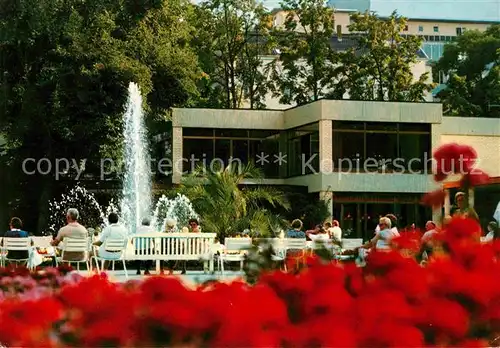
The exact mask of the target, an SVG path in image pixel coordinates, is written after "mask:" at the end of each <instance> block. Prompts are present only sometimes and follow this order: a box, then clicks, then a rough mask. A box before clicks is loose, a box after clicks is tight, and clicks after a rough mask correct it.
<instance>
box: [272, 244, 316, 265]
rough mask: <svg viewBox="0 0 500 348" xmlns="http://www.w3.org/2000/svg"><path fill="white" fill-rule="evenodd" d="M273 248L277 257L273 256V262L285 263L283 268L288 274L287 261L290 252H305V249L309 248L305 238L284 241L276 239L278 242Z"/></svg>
mask: <svg viewBox="0 0 500 348" xmlns="http://www.w3.org/2000/svg"><path fill="white" fill-rule="evenodd" d="M273 247H274V250H275V255H273V257H272V259H273V261H281V262H283V267H284V269H285V272H286V271H287V267H286V263H285V260H286V257H287V253H288V251H290V250H298V251H302V252H304V251H305V249H306V248H307V241H306V239H305V238H284V239H279V238H276V240H275V241H274V243H273ZM297 262H298V260H297Z"/></svg>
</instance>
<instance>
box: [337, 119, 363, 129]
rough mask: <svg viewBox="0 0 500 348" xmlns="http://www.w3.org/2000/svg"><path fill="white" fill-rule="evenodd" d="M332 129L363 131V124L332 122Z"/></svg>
mask: <svg viewBox="0 0 500 348" xmlns="http://www.w3.org/2000/svg"><path fill="white" fill-rule="evenodd" d="M333 129H349V130H364V129H365V123H364V122H351V121H334V122H333Z"/></svg>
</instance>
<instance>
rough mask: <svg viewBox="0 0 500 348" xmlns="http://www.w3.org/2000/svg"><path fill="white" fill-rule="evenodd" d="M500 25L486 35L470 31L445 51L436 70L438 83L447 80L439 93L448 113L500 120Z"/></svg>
mask: <svg viewBox="0 0 500 348" xmlns="http://www.w3.org/2000/svg"><path fill="white" fill-rule="evenodd" d="M499 50H500V25H493V26H491V27H490V28H488V29H487V30H486V31H485V32H479V31H467V32H465V33H464V34H463V35H461V36H459V37H457V40H456V41H455V42H454V43H451V44H448V45H446V46H445V48H444V53H443V56H442V57H441V59H440V60H439V61H438V62H437V63H436V64H435V65H434V66H433V73H434V76H435V79H438V78H439V75H441V76H443V75H444V76H445V77H447V81H446V88H445V89H443V90H442V91H441V92H439V93H438V95H437V96H438V97H439V98H440V100H441V102H442V103H443V104H444V110H445V113H446V114H448V115H453V116H470V117H500V66H499V62H500V51H499Z"/></svg>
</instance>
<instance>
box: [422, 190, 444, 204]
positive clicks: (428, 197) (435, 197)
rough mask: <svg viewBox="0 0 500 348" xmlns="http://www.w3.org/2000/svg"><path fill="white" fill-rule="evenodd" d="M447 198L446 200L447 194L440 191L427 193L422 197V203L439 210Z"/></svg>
mask: <svg viewBox="0 0 500 348" xmlns="http://www.w3.org/2000/svg"><path fill="white" fill-rule="evenodd" d="M445 198H446V192H444V191H443V190H441V189H439V190H435V191H432V192H429V193H426V194H425V195H424V196H423V197H422V199H421V201H420V203H421V204H423V205H426V206H429V207H433V208H439V207H442V206H443V204H444V199H445Z"/></svg>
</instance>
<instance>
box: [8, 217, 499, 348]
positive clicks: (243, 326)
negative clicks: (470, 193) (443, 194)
mask: <svg viewBox="0 0 500 348" xmlns="http://www.w3.org/2000/svg"><path fill="white" fill-rule="evenodd" d="M448 226H449V227H448V228H447V229H446V230H444V231H442V232H440V233H439V242H438V243H440V244H439V245H440V249H441V250H442V251H441V252H439V251H436V254H437V255H436V256H435V257H434V258H433V259H431V260H430V261H429V263H428V265H427V267H425V268H424V267H421V266H419V265H418V264H417V263H416V262H415V261H414V260H413V259H412V258H410V257H405V256H403V255H405V254H404V253H401V252H399V251H390V252H373V253H371V255H370V256H369V259H368V260H367V265H366V267H364V268H359V267H356V266H355V265H354V264H345V265H338V264H332V263H328V264H325V263H324V261H322V260H319V259H317V258H311V259H308V260H307V264H308V267H306V268H304V269H302V271H300V272H299V273H298V274H292V273H283V272H281V271H273V272H271V273H266V274H263V275H262V276H261V277H260V279H259V281H258V283H257V284H256V285H255V286H250V285H248V284H246V283H244V282H241V281H237V282H233V283H231V284H225V283H214V284H211V285H204V286H200V287H198V288H196V289H190V288H186V287H185V286H184V285H183V284H182V283H181V282H180V281H179V280H177V279H176V278H172V277H152V278H149V279H147V280H145V281H143V282H130V283H127V284H116V283H112V282H109V281H108V280H107V278H106V277H105V276H94V277H91V278H83V279H81V280H80V281H77V282H75V281H73V282H69V283H64V282H63V281H61V282H60V283H59V284H60V290H59V291H56V292H52V293H50V294H48V293H47V294H46V295H45V296H39V297H34V298H26V297H24V298H19V297H10V298H5V299H3V300H2V301H0V343H1V344H3V345H6V346H23V347H32V346H36V347H41V346H47V347H49V346H50V347H61V346H85V347H97V346H117V347H118V346H123V347H128V346H130V347H132V346H140V347H158V346H183V347H186V346H191V347H196V346H199V347H206V346H209V347H210V346H215V347H277V346H283V347H310V346H315V347H422V346H453V347H456V346H488V342H492V341H493V340H494V339H495V338H496V337H497V336H500V281H498V280H497V279H498V274H500V273H499V272H500V264H499V263H498V262H497V261H496V260H497V258H498V257H499V256H500V244H493V245H481V244H479V242H478V241H477V238H476V237H477V233H478V231H480V229H478V225H477V223H476V222H475V221H473V220H466V219H463V218H456V219H454V220H453V221H452V222H451V223H450V225H448ZM412 236H413V235H407V236H406V237H404V236H403V238H402V239H400V240H399V241H398V243H395V244H396V246H397V247H398V248H400V249H401V250H403V249H404V248H410V249H413V248H414V245H413V244H414V243H413V242H412ZM405 238H406V239H405ZM41 274H43V273H41ZM7 277H11V278H12V275H8V276H7ZM26 277H27V278H30V279H33V280H35V282H38V285H37V286H41V285H40V282H41V280H38V278H39V277H40V273H38V275H36V274H35V276H29V275H26ZM4 279H5V277H4ZM43 279H47V277H45V278H43ZM4 290H5V289H4Z"/></svg>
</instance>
